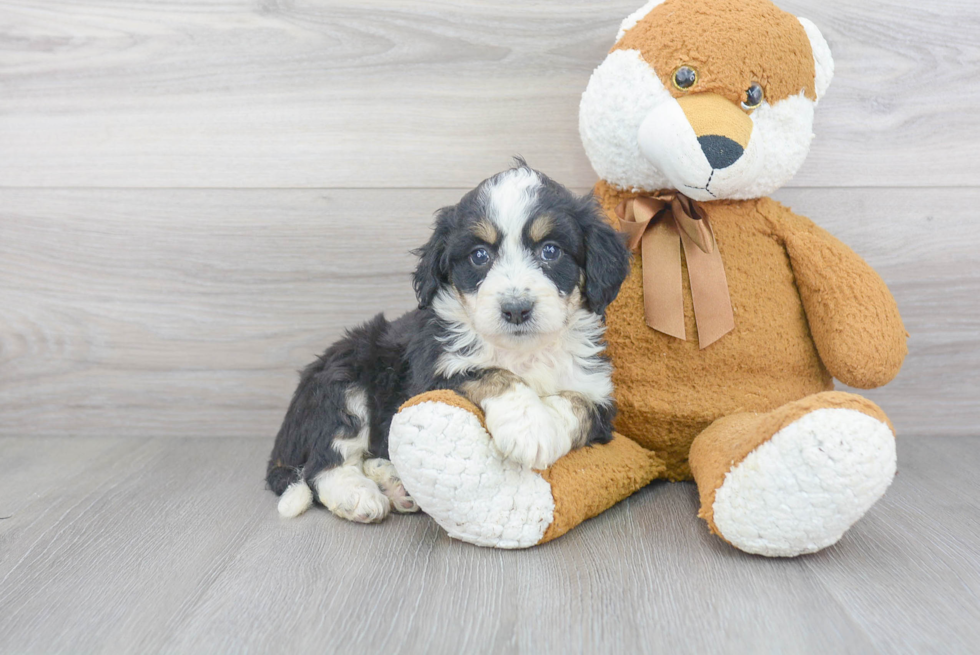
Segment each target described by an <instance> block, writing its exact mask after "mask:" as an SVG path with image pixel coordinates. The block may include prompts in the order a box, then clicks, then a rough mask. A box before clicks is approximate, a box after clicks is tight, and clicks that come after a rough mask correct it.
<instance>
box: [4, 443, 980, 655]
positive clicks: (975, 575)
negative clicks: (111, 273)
mask: <svg viewBox="0 0 980 655" xmlns="http://www.w3.org/2000/svg"><path fill="white" fill-rule="evenodd" d="M18 441H20V442H21V443H19V444H18ZM75 443H76V444H83V445H90V446H91V452H90V453H89V454H88V455H85V454H84V453H82V452H78V453H76V454H77V455H78V459H79V460H84V462H85V465H84V467H83V468H82V469H81V470H78V471H75V472H73V473H72V474H69V475H65V476H63V477H61V478H45V479H44V480H43V482H40V483H39V484H37V485H34V487H33V490H32V493H31V495H30V498H29V501H28V502H26V503H25V504H23V505H22V506H21V507H20V508H19V509H18V510H17V511H16V512H15V514H14V516H13V517H12V518H11V519H8V520H5V521H0V650H3V651H4V652H24V653H34V652H38V653H41V652H43V653H62V652H64V653H77V652H93V653H94V652H107V653H109V652H111V653H144V652H174V653H178V652H244V651H249V652H289V653H298V654H301V653H313V652H317V653H322V652H331V653H338V654H343V653H375V652H385V653H395V654H409V653H432V654H439V653H460V652H465V653H500V652H512V653H545V654H549V653H624V652H628V653H664V652H689V653H707V652H710V653H745V652H760V650H761V651H763V652H772V653H820V654H824V653H861V654H866V653H923V652H939V651H942V652H944V653H969V652H972V651H971V649H972V648H973V647H974V646H975V644H976V640H977V639H978V638H980V609H978V608H980V605H978V604H977V602H976V600H977V597H978V594H980V587H978V581H980V556H978V552H980V523H978V513H977V509H976V504H975V498H976V497H977V495H978V493H980V483H978V479H977V476H976V475H975V474H974V472H975V470H976V469H977V467H978V466H980V440H978V439H975V438H974V439H953V438H942V437H937V438H934V439H918V440H916V439H900V442H899V459H900V474H899V476H898V478H897V479H896V481H895V483H894V484H893V486H892V488H891V489H890V491H889V492H888V494H887V495H886V496H885V498H884V499H883V500H882V501H881V502H880V503H879V504H878V505H876V506H875V507H874V508H873V509H872V511H871V512H870V513H869V515H868V516H867V517H865V518H864V519H862V520H861V521H860V522H859V523H858V524H857V525H856V526H855V527H854V528H853V529H852V530H851V531H850V532H849V533H848V534H847V535H846V536H845V537H844V539H843V540H842V541H841V542H840V543H839V544H837V545H836V546H834V547H832V548H829V549H827V550H825V551H823V552H821V553H818V554H816V555H812V556H807V557H802V558H797V559H793V560H770V559H765V558H761V557H754V556H748V555H745V554H742V553H739V552H737V551H735V550H733V549H731V548H730V547H728V546H727V545H726V544H724V543H723V542H722V541H720V540H718V539H717V538H715V537H713V536H712V535H710V534H709V532H708V530H707V528H706V527H705V526H704V524H703V522H701V521H700V520H698V519H697V518H696V516H695V514H696V510H697V494H696V491H695V489H694V486H693V485H691V484H676V485H671V484H664V483H657V484H654V485H652V486H650V487H648V488H646V489H644V490H643V491H641V492H640V493H638V494H637V495H635V496H633V497H632V498H631V499H630V500H628V501H626V502H624V503H621V504H620V505H618V506H616V507H614V508H613V509H611V510H609V511H608V512H606V513H604V514H602V515H601V516H599V517H597V518H596V519H593V520H591V521H588V522H586V523H585V524H583V525H582V526H580V527H578V528H576V529H575V530H573V531H572V532H570V533H569V534H567V535H565V536H564V537H562V538H561V539H558V540H557V541H555V542H552V543H550V544H547V545H545V546H542V547H539V548H535V549H532V550H528V551H521V552H504V551H496V550H487V549H480V548H476V547H473V546H469V545H466V544H462V543H460V542H457V541H453V540H451V539H449V538H448V537H447V536H446V535H445V533H444V532H442V531H441V530H440V529H439V528H438V527H437V526H436V525H435V524H434V523H433V522H432V521H431V520H430V519H429V518H428V517H426V516H424V515H414V516H396V517H392V518H390V519H388V520H387V521H386V522H385V523H383V524H381V525H374V526H364V525H354V524H351V523H347V522H343V521H340V520H338V519H336V518H334V517H332V516H331V515H329V514H328V513H327V512H325V511H323V510H313V511H311V512H309V513H308V514H306V515H304V516H302V517H300V518H298V519H294V520H281V519H279V518H278V516H277V515H276V512H275V502H274V497H273V496H272V494H271V493H269V492H268V491H265V490H263V488H262V480H261V478H262V469H263V464H264V457H265V454H266V447H267V446H268V445H269V444H268V443H264V442H260V441H257V440H248V439H193V438H189V439H166V440H154V439H118V440H116V441H115V442H114V444H112V445H111V446H110V447H109V448H108V450H107V449H106V443H105V442H104V441H99V440H89V439H77V440H75ZM25 446H29V447H30V448H32V449H33V450H34V457H33V461H26V462H23V468H24V469H25V470H28V469H31V468H33V470H35V471H40V470H42V469H44V468H45V467H46V466H47V462H49V461H51V460H57V459H58V458H59V457H60V454H59V451H60V450H61V449H62V448H63V447H64V443H63V442H61V441H59V440H51V439H37V438H33V437H31V438H7V439H3V440H0V462H2V461H4V459H5V457H6V455H7V454H8V453H10V452H11V449H18V448H20V449H23V448H24V447H25ZM22 497H23V498H26V496H22Z"/></svg>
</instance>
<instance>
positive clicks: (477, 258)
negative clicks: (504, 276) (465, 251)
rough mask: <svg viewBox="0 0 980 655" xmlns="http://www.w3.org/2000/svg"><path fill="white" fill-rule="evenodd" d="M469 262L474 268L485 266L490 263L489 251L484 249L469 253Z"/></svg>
mask: <svg viewBox="0 0 980 655" xmlns="http://www.w3.org/2000/svg"><path fill="white" fill-rule="evenodd" d="M470 261H471V262H473V265H474V266H486V265H487V264H489V263H490V251H489V250H487V249H486V248H477V249H476V250H474V251H473V252H471V253H470Z"/></svg>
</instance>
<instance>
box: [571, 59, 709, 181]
mask: <svg viewBox="0 0 980 655" xmlns="http://www.w3.org/2000/svg"><path fill="white" fill-rule="evenodd" d="M668 102H675V104H676V101H674V99H673V97H671V95H670V93H668V91H667V89H665V88H664V85H663V83H662V82H661V81H660V78H659V77H657V76H656V74H655V73H654V72H653V69H652V68H650V65H649V64H648V63H646V62H645V61H644V60H643V58H642V57H641V56H640V53H639V52H637V51H636V50H616V51H615V52H611V53H610V54H609V56H608V57H606V59H605V61H603V62H602V63H601V64H600V65H599V67H598V68H596V69H595V72H593V73H592V77H591V78H590V79H589V85H588V87H586V89H585V93H583V94H582V102H581V104H580V105H579V135H580V136H581V138H582V145H583V146H584V147H585V154H586V156H588V158H589V161H590V162H591V163H592V168H594V169H595V172H596V173H597V174H598V175H599V177H601V178H602V179H604V180H606V181H607V182H609V183H611V184H613V185H615V186H617V187H619V188H621V189H650V190H655V189H666V188H669V187H670V182H669V181H668V179H667V177H666V176H665V175H664V173H663V172H662V171H660V170H658V169H657V168H656V167H655V166H654V165H653V164H652V163H651V162H650V161H648V160H647V159H646V158H645V157H644V156H643V154H642V153H641V152H640V146H639V143H638V141H637V134H638V133H639V131H640V125H641V124H642V123H643V121H644V120H645V119H646V117H647V116H648V115H649V114H650V112H651V111H653V110H654V109H655V108H657V107H659V106H660V105H662V104H664V103H668ZM692 132H693V130H692Z"/></svg>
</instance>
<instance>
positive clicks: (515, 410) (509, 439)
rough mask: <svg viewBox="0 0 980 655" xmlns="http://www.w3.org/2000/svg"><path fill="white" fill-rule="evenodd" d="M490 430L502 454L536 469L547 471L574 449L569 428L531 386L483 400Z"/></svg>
mask: <svg viewBox="0 0 980 655" xmlns="http://www.w3.org/2000/svg"><path fill="white" fill-rule="evenodd" d="M483 409H484V410H485V412H486V421H487V430H488V431H489V432H490V435H491V437H492V438H493V443H494V445H495V446H496V447H497V449H498V450H499V451H500V453H501V454H502V455H503V456H504V457H507V458H509V459H512V460H514V461H515V462H517V463H519V464H523V465H524V466H527V467H529V468H532V469H538V470H542V469H546V468H548V467H549V466H551V465H552V464H554V463H555V462H556V461H558V460H559V459H560V458H561V457H562V456H564V455H567V454H568V452H569V451H570V450H571V449H572V440H571V435H570V434H569V430H568V427H567V426H566V425H565V423H564V422H563V421H561V420H560V417H558V416H557V415H556V412H555V410H554V409H553V408H551V407H549V406H548V405H546V404H545V403H544V402H543V401H542V400H541V398H540V397H539V396H538V395H537V394H536V393H535V392H534V391H533V390H532V389H530V388H529V387H526V386H524V385H518V386H516V387H515V388H514V389H512V390H511V391H508V392H507V393H505V394H502V395H500V396H497V397H494V398H487V399H486V400H484V401H483Z"/></svg>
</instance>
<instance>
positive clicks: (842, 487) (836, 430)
mask: <svg viewBox="0 0 980 655" xmlns="http://www.w3.org/2000/svg"><path fill="white" fill-rule="evenodd" d="M895 461H896V460H895V436H894V433H893V430H892V427H891V426H890V424H889V422H888V419H887V417H886V416H885V415H884V413H883V412H882V411H881V410H880V409H879V408H878V407H877V406H876V405H874V403H872V402H870V401H868V400H866V399H864V398H861V397H860V396H855V395H852V394H847V393H841V392H827V393H821V394H816V395H814V396H810V397H808V398H804V399H802V400H799V401H796V402H793V403H789V404H788V405H784V406H783V407H780V408H779V409H777V410H775V411H773V412H770V413H769V414H738V415H734V416H729V417H726V418H723V419H719V420H718V421H716V422H715V423H714V424H712V425H711V426H710V427H709V428H708V429H707V430H705V431H704V433H702V434H701V435H699V436H698V438H697V440H695V442H694V444H693V445H692V448H691V469H692V471H693V472H694V476H695V480H697V483H698V487H699V489H700V492H701V513H700V516H701V517H702V518H704V519H706V520H707V521H708V525H709V526H710V527H711V529H712V531H713V532H715V533H716V534H718V535H720V536H721V537H722V538H723V539H725V540H726V541H728V542H729V543H731V544H732V545H733V546H735V547H736V548H739V549H740V550H743V551H746V552H749V553H756V554H759V555H766V556H769V557H793V556H796V555H802V554H804V553H813V552H816V551H818V550H821V549H823V548H826V547H827V546H830V545H832V544H834V543H836V542H837V541H838V540H839V539H840V538H841V537H842V536H843V535H844V533H845V532H846V531H847V530H848V528H850V527H851V526H852V525H853V524H854V523H855V522H856V521H857V520H858V519H860V518H861V517H862V516H863V515H864V514H865V512H867V511H868V509H870V508H871V506H872V505H874V504H875V502H877V501H878V499H879V498H881V496H882V495H883V494H884V493H885V490H886V489H887V488H888V485H889V484H891V481H892V478H893V477H894V476H895Z"/></svg>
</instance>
